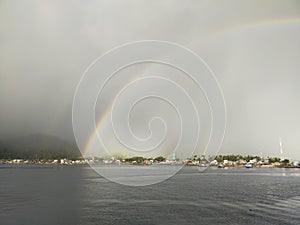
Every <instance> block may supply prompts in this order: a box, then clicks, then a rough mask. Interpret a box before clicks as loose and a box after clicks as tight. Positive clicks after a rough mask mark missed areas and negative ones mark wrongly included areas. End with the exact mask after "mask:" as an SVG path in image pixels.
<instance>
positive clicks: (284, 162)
mask: <svg viewBox="0 0 300 225" xmlns="http://www.w3.org/2000/svg"><path fill="white" fill-rule="evenodd" d="M1 163H5V164H63V165H85V164H115V165H121V164H122V165H124V164H125V165H127V164H129V165H136V164H139V165H178V164H185V165H187V166H225V167H235V166H245V165H251V166H253V167H300V162H299V161H295V160H293V161H289V160H282V161H280V162H272V163H271V162H269V161H268V160H264V161H257V159H252V160H249V161H246V160H243V159H240V160H238V161H230V160H223V162H218V161H217V160H213V161H211V162H209V161H207V160H202V161H201V160H192V159H187V160H183V161H179V160H178V159H172V160H168V159H163V160H159V161H158V160H155V159H142V160H132V161H127V160H124V159H123V160H122V159H121V160H119V159H115V158H113V157H112V158H111V159H107V160H104V159H94V158H92V159H80V160H68V159H54V160H33V161H29V160H23V159H13V160H6V161H4V160H2V161H1V160H0V164H1Z"/></svg>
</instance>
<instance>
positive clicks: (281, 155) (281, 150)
mask: <svg viewBox="0 0 300 225" xmlns="http://www.w3.org/2000/svg"><path fill="white" fill-rule="evenodd" d="M279 147H280V159H281V160H284V156H283V147H282V141H281V137H280V138H279Z"/></svg>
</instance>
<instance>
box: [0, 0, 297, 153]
mask: <svg viewBox="0 0 300 225" xmlns="http://www.w3.org/2000/svg"><path fill="white" fill-rule="evenodd" d="M0 28H1V29H0V32H1V35H0V49H1V50H0V109H1V110H0V139H3V138H8V137H17V136H22V135H28V134H34V133H43V134H49V135H55V136H58V137H61V138H63V139H66V140H70V141H74V135H73V130H72V101H73V97H74V93H75V90H76V86H77V84H78V82H79V80H80V78H81V76H82V74H83V72H84V71H85V70H86V68H87V67H88V66H89V65H90V63H91V62H92V61H93V60H94V59H95V58H97V57H99V56H100V55H101V54H103V53H105V52H106V51H108V50H110V49H111V48H113V47H115V46H118V45H121V44H124V43H127V42H133V41H138V40H145V39H146V40H152V39H153V40H165V41H170V42H175V43H178V44H180V45H183V46H185V47H187V48H189V49H192V50H193V51H194V52H195V53H197V54H198V55H199V56H201V57H202V59H203V60H205V61H206V63H207V64H208V65H209V66H210V68H211V69H212V70H213V71H214V73H215V75H216V77H217V79H218V81H219V83H220V86H221V88H222V90H223V93H224V98H225V102H226V107H227V129H226V134H225V138H224V142H223V145H222V147H221V150H220V154H229V153H234V154H237V153H239V154H255V155H260V154H262V155H266V156H267V155H271V156H279V153H280V152H279V138H280V137H281V138H282V141H283V148H284V154H285V156H286V157H289V158H294V159H300V142H299V139H300V138H299V137H300V101H299V99H300V88H299V87H300V64H299V61H300V41H299V40H300V2H299V1H263V2H261V1H243V2H242V1H177V2H176V1H138V0H136V1H111V0H108V1H72V3H71V1H30V0H29V1H14V0H9V1H8V0H7V1H4V0H2V1H1V2H0Z"/></svg>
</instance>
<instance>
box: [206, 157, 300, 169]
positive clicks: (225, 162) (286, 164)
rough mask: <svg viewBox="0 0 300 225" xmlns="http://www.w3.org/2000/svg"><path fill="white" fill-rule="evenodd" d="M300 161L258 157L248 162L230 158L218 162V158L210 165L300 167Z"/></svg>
mask: <svg viewBox="0 0 300 225" xmlns="http://www.w3.org/2000/svg"><path fill="white" fill-rule="evenodd" d="M299 163H300V162H299V161H296V160H292V161H289V160H281V161H280V162H269V160H268V159H266V160H264V161H257V159H252V160H249V161H248V162H247V161H246V160H242V159H240V160H238V161H235V162H233V161H230V160H223V162H221V163H220V162H218V161H217V160H213V161H211V162H210V163H209V164H210V166H220V165H223V166H226V167H234V166H245V165H251V166H254V167H269V168H270V167H299Z"/></svg>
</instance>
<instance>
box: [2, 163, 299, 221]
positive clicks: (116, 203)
mask: <svg viewBox="0 0 300 225" xmlns="http://www.w3.org/2000/svg"><path fill="white" fill-rule="evenodd" d="M299 173H300V171H299V169H276V168H271V169H267V168H266V169H256V168H253V169H244V168H241V169H237V168H233V169H231V168H230V169H227V170H223V169H216V168H209V169H208V170H206V171H205V172H203V173H199V172H198V170H197V168H194V167H187V168H184V170H182V171H181V172H180V173H179V174H177V175H176V176H175V177H173V178H171V179H168V180H167V181H165V182H163V183H160V184H156V185H151V186H145V187H130V186H123V185H120V184H115V183H112V182H110V181H108V180H106V179H104V178H102V177H99V175H98V174H97V173H96V172H94V171H93V170H92V169H91V168H89V167H76V166H23V167H22V168H18V167H17V166H7V165H4V166H3V165H1V167H0V178H1V181H0V182H1V183H0V206H1V210H0V221H1V223H0V224H9V225H10V224H12V225H13V224H20V225H21V224H22V225H27V224H30V225H34V224H38V225H42V224H72V225H73V224H74V225H76V224H83V225H87V224H89V225H90V224H91V225H92V224H95V225H96V224H173V225H174V224H299V221H300V216H299V215H300V180H299Z"/></svg>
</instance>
